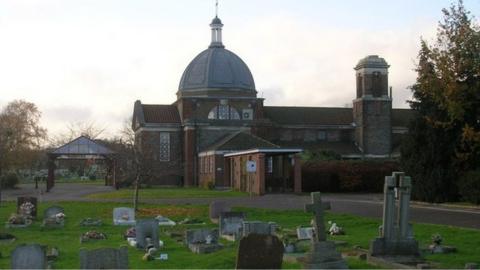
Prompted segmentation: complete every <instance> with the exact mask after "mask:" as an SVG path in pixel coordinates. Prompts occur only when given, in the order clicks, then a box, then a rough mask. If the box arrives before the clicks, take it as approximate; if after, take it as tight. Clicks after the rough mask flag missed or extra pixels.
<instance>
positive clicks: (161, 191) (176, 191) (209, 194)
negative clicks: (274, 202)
mask: <svg viewBox="0 0 480 270" xmlns="http://www.w3.org/2000/svg"><path fill="white" fill-rule="evenodd" d="M139 193H140V194H139V197H140V198H142V199H170V198H220V197H242V196H248V193H246V192H240V191H232V190H225V191H223V190H209V189H201V188H178V187H171V188H166V187H161V188H160V187H159V188H142V189H140V191H139ZM87 197H88V198H92V199H131V198H133V189H121V190H117V191H113V192H106V193H96V194H90V195H87Z"/></svg>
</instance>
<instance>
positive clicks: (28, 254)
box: [11, 244, 48, 269]
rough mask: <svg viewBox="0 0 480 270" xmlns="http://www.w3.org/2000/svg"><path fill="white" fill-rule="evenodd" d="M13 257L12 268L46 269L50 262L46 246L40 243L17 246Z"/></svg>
mask: <svg viewBox="0 0 480 270" xmlns="http://www.w3.org/2000/svg"><path fill="white" fill-rule="evenodd" d="M11 258H12V261H11V268H12V269H46V268H47V264H48V261H47V254H46V250H45V247H43V246H40V245H38V244H32V245H25V244H23V245H19V246H17V247H16V248H15V249H14V250H13V251H12V254H11Z"/></svg>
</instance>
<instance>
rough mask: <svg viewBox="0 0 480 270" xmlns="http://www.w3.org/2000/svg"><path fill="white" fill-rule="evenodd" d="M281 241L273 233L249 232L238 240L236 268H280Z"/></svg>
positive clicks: (281, 255) (281, 258) (281, 259)
mask: <svg viewBox="0 0 480 270" xmlns="http://www.w3.org/2000/svg"><path fill="white" fill-rule="evenodd" d="M283 250H284V247H283V243H282V241H280V239H278V237H276V236H274V235H264V234H255V233H251V234H249V235H248V236H246V237H243V238H242V239H241V240H240V247H239V248H238V254H237V263H236V268H237V269H281V268H282V261H283Z"/></svg>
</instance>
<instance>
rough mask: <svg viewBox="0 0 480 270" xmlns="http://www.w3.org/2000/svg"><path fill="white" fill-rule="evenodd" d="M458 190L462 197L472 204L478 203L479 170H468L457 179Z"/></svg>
mask: <svg viewBox="0 0 480 270" xmlns="http://www.w3.org/2000/svg"><path fill="white" fill-rule="evenodd" d="M457 184H458V192H459V193H460V195H461V196H462V199H463V200H464V201H467V202H471V203H474V204H480V171H479V170H477V171H469V172H467V173H465V174H464V175H463V176H462V177H461V178H460V179H459V181H458V183H457Z"/></svg>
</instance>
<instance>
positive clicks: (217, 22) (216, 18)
mask: <svg viewBox="0 0 480 270" xmlns="http://www.w3.org/2000/svg"><path fill="white" fill-rule="evenodd" d="M212 24H222V20H220V18H218V17H217V16H215V18H213V20H212V22H211V25H212Z"/></svg>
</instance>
